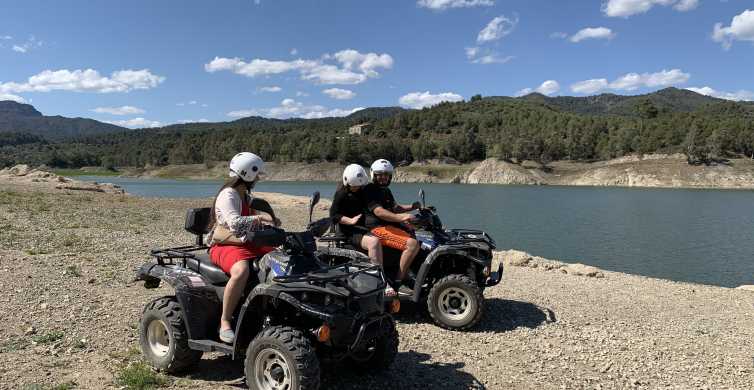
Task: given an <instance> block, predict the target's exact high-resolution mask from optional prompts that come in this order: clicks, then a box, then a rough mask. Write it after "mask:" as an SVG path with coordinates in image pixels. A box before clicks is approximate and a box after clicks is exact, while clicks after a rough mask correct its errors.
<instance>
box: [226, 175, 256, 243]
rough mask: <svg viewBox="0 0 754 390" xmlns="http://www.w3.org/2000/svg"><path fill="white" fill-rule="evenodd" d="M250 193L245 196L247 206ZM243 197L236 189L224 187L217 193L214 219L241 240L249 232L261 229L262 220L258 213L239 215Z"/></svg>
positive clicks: (249, 201) (250, 198)
mask: <svg viewBox="0 0 754 390" xmlns="http://www.w3.org/2000/svg"><path fill="white" fill-rule="evenodd" d="M251 200H252V196H251V193H249V195H247V197H246V202H247V203H246V204H247V206H248V205H250V204H251ZM242 204H243V199H242V198H241V195H240V194H239V193H238V191H236V190H234V189H233V188H230V187H229V188H225V189H223V190H222V191H220V193H219V194H218V195H217V201H216V202H215V221H216V223H217V224H220V225H223V226H224V227H226V228H228V229H229V230H230V231H231V232H233V234H234V235H235V236H236V237H238V238H240V239H241V240H243V241H246V236H247V235H248V233H250V232H254V231H257V230H261V229H262V220H261V219H260V216H258V215H250V216H246V217H244V216H241V207H242Z"/></svg>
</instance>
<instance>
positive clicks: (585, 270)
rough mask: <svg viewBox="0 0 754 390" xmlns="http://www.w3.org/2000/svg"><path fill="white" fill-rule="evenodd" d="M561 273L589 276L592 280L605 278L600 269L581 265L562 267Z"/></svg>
mask: <svg viewBox="0 0 754 390" xmlns="http://www.w3.org/2000/svg"><path fill="white" fill-rule="evenodd" d="M560 271H561V272H563V273H566V274H568V275H577V276H588V277H591V278H595V277H596V278H602V277H604V276H605V275H604V274H602V272H600V270H599V268H596V267H592V266H590V265H584V264H580V263H576V264H567V265H564V266H562V267H560Z"/></svg>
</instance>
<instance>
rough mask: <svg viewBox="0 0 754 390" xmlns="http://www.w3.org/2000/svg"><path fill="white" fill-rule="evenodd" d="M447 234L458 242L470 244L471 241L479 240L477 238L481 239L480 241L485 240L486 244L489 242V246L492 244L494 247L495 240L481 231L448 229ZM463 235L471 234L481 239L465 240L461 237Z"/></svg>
mask: <svg viewBox="0 0 754 390" xmlns="http://www.w3.org/2000/svg"><path fill="white" fill-rule="evenodd" d="M448 233H449V234H450V235H452V236H454V237H453V238H454V240H456V241H459V242H472V241H477V240H479V238H482V239H484V240H486V241H487V242H489V243H490V244H492V246H493V247H495V246H496V244H495V240H494V239H492V237H491V236H490V235H489V234H487V232H485V231H482V230H476V229H450V230H448ZM464 234H473V235H475V236H481V237H476V238H465V237H463V235H464Z"/></svg>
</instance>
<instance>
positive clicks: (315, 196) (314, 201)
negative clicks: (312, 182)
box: [309, 191, 319, 223]
mask: <svg viewBox="0 0 754 390" xmlns="http://www.w3.org/2000/svg"><path fill="white" fill-rule="evenodd" d="M317 203H319V191H314V193H313V194H312V197H311V199H309V223H312V213H313V212H314V206H315V205H316V204H317Z"/></svg>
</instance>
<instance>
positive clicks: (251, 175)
mask: <svg viewBox="0 0 754 390" xmlns="http://www.w3.org/2000/svg"><path fill="white" fill-rule="evenodd" d="M228 168H230V173H229V174H228V175H229V176H230V177H240V178H241V180H243V181H246V182H252V181H254V180H255V179H256V178H257V176H258V175H259V174H263V173H264V161H262V159H261V158H260V157H259V156H257V155H256V154H254V153H249V152H241V153H238V154H237V155H235V156H233V158H232V159H231V160H230V165H229V166H228Z"/></svg>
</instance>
